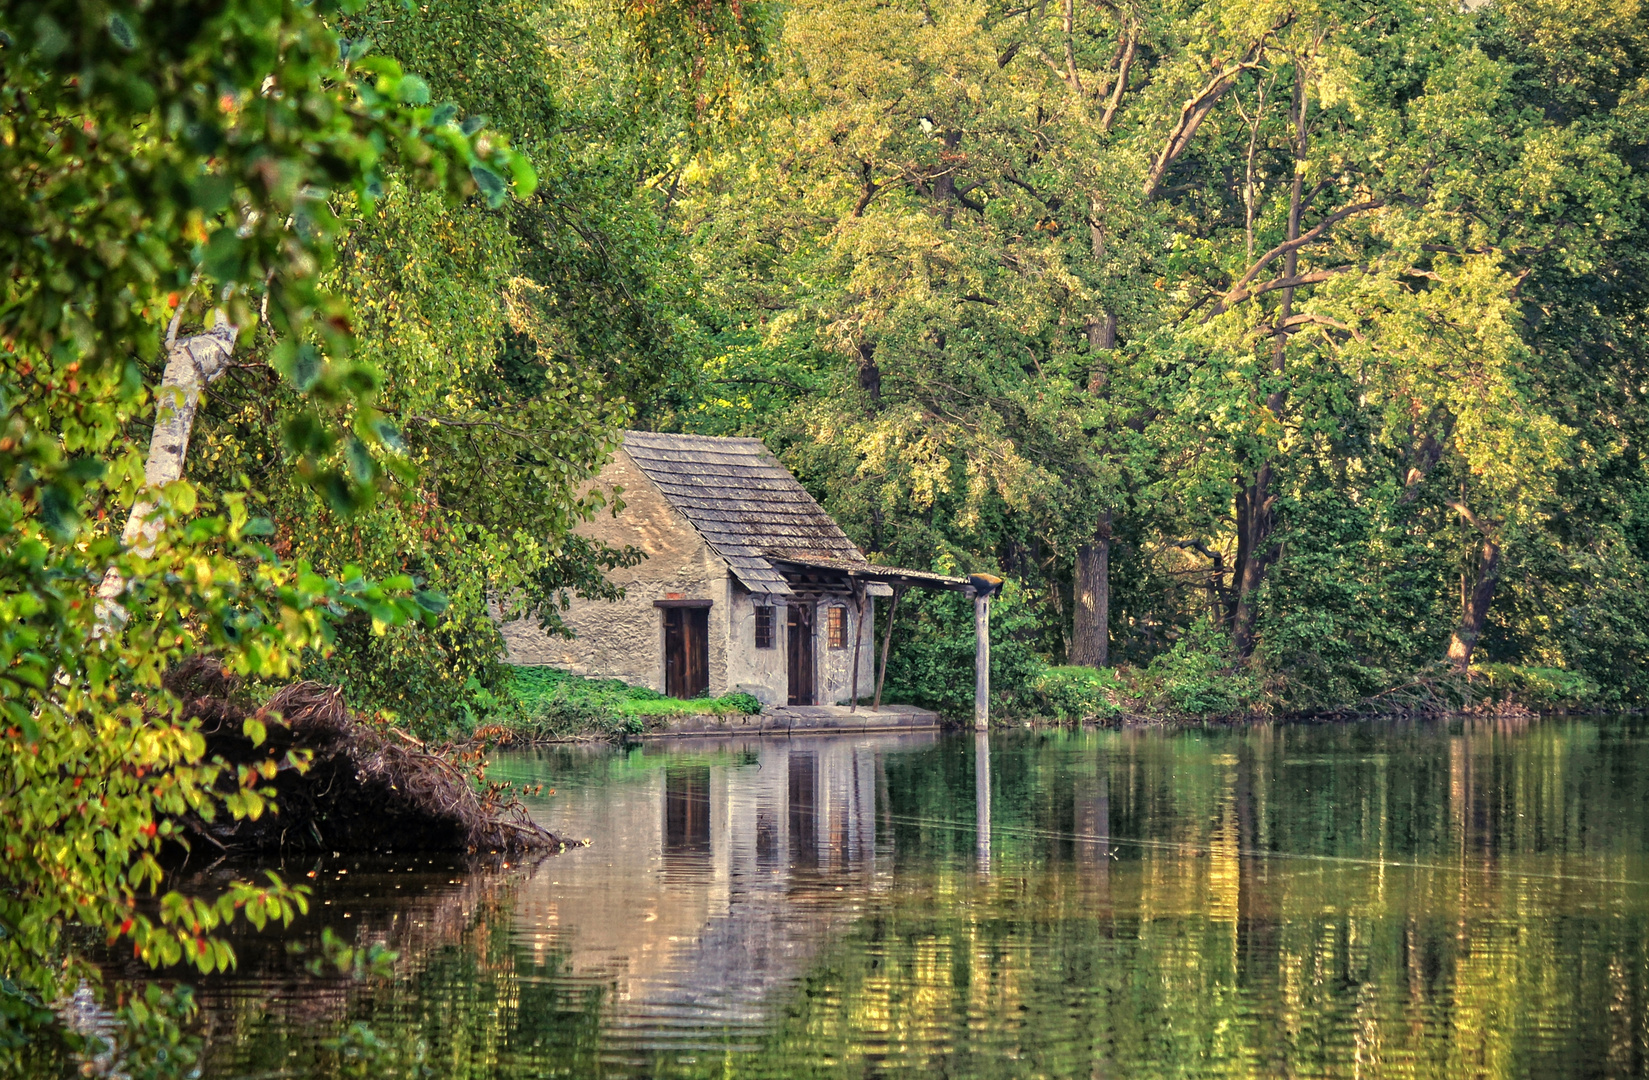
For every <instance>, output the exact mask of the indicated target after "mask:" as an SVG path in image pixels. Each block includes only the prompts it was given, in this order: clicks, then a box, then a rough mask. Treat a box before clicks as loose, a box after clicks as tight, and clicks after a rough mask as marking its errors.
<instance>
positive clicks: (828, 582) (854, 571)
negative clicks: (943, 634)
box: [767, 551, 969, 596]
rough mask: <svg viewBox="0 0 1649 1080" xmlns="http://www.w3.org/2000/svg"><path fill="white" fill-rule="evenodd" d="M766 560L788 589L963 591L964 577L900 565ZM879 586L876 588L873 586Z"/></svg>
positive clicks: (795, 558) (774, 554)
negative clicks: (782, 577)
mask: <svg viewBox="0 0 1649 1080" xmlns="http://www.w3.org/2000/svg"><path fill="white" fill-rule="evenodd" d="M767 561H768V562H770V563H772V564H773V568H774V569H775V570H777V571H779V573H781V574H783V575H784V576H785V580H786V581H788V582H789V583H790V587H791V589H792V590H794V589H796V588H797V587H798V586H800V587H801V588H803V589H806V588H808V587H809V586H812V587H814V588H819V589H821V590H828V591H831V592H845V593H849V594H851V593H852V591H853V588H854V585H855V583H857V584H859V585H860V586H861V587H865V590H866V593H867V595H870V596H892V595H893V592H894V590H899V591H904V590H906V589H937V590H942V591H946V592H966V591H967V590H968V582H969V579H968V578H961V577H948V576H946V575H944V574H934V573H930V572H928V571H926V570H909V569H906V568H904V567H901V566H879V565H877V564H876V563H862V562H853V561H851V560H848V559H827V558H821V557H818V556H802V555H785V554H781V553H779V552H775V551H770V552H768V553H767ZM878 585H880V586H883V588H881V589H878V588H876V586H878Z"/></svg>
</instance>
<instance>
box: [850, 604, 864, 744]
mask: <svg viewBox="0 0 1649 1080" xmlns="http://www.w3.org/2000/svg"><path fill="white" fill-rule="evenodd" d="M864 646H865V583H864V582H862V581H860V580H859V579H858V578H854V579H853V678H852V682H851V685H850V686H848V688H847V697H848V701H849V703H850V704H849V706H848V710H847V711H848V712H850V713H851V712H858V711H859V654H860V653H862V652H864V651H865V649H864Z"/></svg>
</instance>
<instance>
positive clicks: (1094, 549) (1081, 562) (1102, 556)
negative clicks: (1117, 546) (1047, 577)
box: [1071, 510, 1111, 668]
mask: <svg viewBox="0 0 1649 1080" xmlns="http://www.w3.org/2000/svg"><path fill="white" fill-rule="evenodd" d="M1075 584H1076V588H1075V589H1074V590H1073V591H1074V592H1075V594H1076V597H1075V599H1076V611H1075V612H1074V613H1073V615H1072V619H1071V624H1072V625H1071V629H1072V634H1071V663H1073V664H1082V665H1084V666H1087V667H1096V668H1101V667H1108V666H1109V665H1110V663H1111V512H1110V511H1109V510H1107V511H1106V512H1105V513H1104V514H1102V515H1100V519H1099V528H1098V529H1096V530H1095V532H1094V541H1093V543H1091V544H1083V545H1082V546H1081V547H1079V548H1077V551H1076V583H1075Z"/></svg>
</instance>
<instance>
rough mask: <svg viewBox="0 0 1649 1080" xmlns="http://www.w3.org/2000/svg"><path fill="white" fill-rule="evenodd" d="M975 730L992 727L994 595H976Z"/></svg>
mask: <svg viewBox="0 0 1649 1080" xmlns="http://www.w3.org/2000/svg"><path fill="white" fill-rule="evenodd" d="M973 637H974V649H973V727H974V730H975V731H984V730H985V729H986V728H988V727H990V723H991V593H990V590H989V589H988V588H985V589H979V588H975V589H974V591H973Z"/></svg>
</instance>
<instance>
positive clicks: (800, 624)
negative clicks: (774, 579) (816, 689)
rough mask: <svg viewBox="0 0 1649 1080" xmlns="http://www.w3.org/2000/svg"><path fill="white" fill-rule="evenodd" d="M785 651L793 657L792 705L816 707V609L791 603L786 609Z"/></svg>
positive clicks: (791, 659) (791, 663)
mask: <svg viewBox="0 0 1649 1080" xmlns="http://www.w3.org/2000/svg"><path fill="white" fill-rule="evenodd" d="M785 610H786V611H788V612H789V615H788V616H786V618H785V631H786V633H785V648H786V649H788V650H789V653H790V656H789V659H790V704H792V705H812V704H813V606H812V605H811V604H807V605H803V604H791V605H790V606H789V607H787V608H786V609H785Z"/></svg>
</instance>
